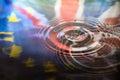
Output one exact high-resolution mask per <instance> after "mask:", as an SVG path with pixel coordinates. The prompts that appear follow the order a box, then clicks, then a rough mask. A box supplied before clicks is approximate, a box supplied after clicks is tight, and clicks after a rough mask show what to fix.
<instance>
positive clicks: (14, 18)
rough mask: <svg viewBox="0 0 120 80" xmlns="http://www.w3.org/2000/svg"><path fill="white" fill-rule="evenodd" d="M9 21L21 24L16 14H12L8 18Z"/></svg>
mask: <svg viewBox="0 0 120 80" xmlns="http://www.w3.org/2000/svg"><path fill="white" fill-rule="evenodd" d="M8 21H9V22H19V21H20V19H18V18H17V16H16V15H15V13H11V15H10V16H8Z"/></svg>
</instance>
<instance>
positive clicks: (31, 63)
mask: <svg viewBox="0 0 120 80" xmlns="http://www.w3.org/2000/svg"><path fill="white" fill-rule="evenodd" d="M23 63H25V65H26V66H27V67H34V66H35V64H34V59H33V58H28V59H27V60H26V61H25V62H23Z"/></svg>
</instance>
